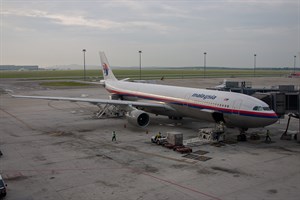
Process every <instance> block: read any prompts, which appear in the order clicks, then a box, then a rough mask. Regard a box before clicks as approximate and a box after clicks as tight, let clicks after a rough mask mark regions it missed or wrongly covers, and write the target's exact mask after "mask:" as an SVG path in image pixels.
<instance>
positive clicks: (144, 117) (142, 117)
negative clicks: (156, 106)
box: [125, 109, 150, 127]
mask: <svg viewBox="0 0 300 200" xmlns="http://www.w3.org/2000/svg"><path fill="white" fill-rule="evenodd" d="M125 116H126V118H127V121H128V122H129V123H130V124H132V125H135V126H139V127H146V126H148V124H149V122H150V117H149V115H148V114H147V113H145V112H144V111H142V110H137V109H134V110H132V111H130V112H127V113H126V114H125Z"/></svg>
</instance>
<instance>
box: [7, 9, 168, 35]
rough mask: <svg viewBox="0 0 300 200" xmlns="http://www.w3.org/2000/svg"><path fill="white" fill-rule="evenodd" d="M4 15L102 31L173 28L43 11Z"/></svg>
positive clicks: (151, 22)
mask: <svg viewBox="0 0 300 200" xmlns="http://www.w3.org/2000/svg"><path fill="white" fill-rule="evenodd" d="M2 15H7V16H9V15H10V16H19V17H32V18H40V19H48V20H50V21H51V22H52V23H55V24H59V25H63V26H83V27H88V28H97V29H102V30H109V29H119V30H121V31H132V30H142V29H149V30H153V31H156V32H160V33H165V32H167V31H168V30H170V29H172V27H171V26H168V25H164V24H162V23H157V22H153V21H114V20H109V19H91V18H87V17H85V16H82V15H65V14H59V13H49V12H46V11H41V10H7V11H4V12H2Z"/></svg>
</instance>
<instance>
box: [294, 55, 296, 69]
mask: <svg viewBox="0 0 300 200" xmlns="http://www.w3.org/2000/svg"><path fill="white" fill-rule="evenodd" d="M295 72H296V56H294V73H295Z"/></svg>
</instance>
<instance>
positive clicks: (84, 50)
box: [82, 49, 86, 81]
mask: <svg viewBox="0 0 300 200" xmlns="http://www.w3.org/2000/svg"><path fill="white" fill-rule="evenodd" d="M82 51H83V75H84V77H83V78H84V79H83V80H84V81H85V52H86V49H82Z"/></svg>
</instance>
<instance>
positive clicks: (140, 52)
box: [138, 50, 143, 80]
mask: <svg viewBox="0 0 300 200" xmlns="http://www.w3.org/2000/svg"><path fill="white" fill-rule="evenodd" d="M138 52H139V54H140V80H142V53H143V52H142V51H141V50H140V51H138Z"/></svg>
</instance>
